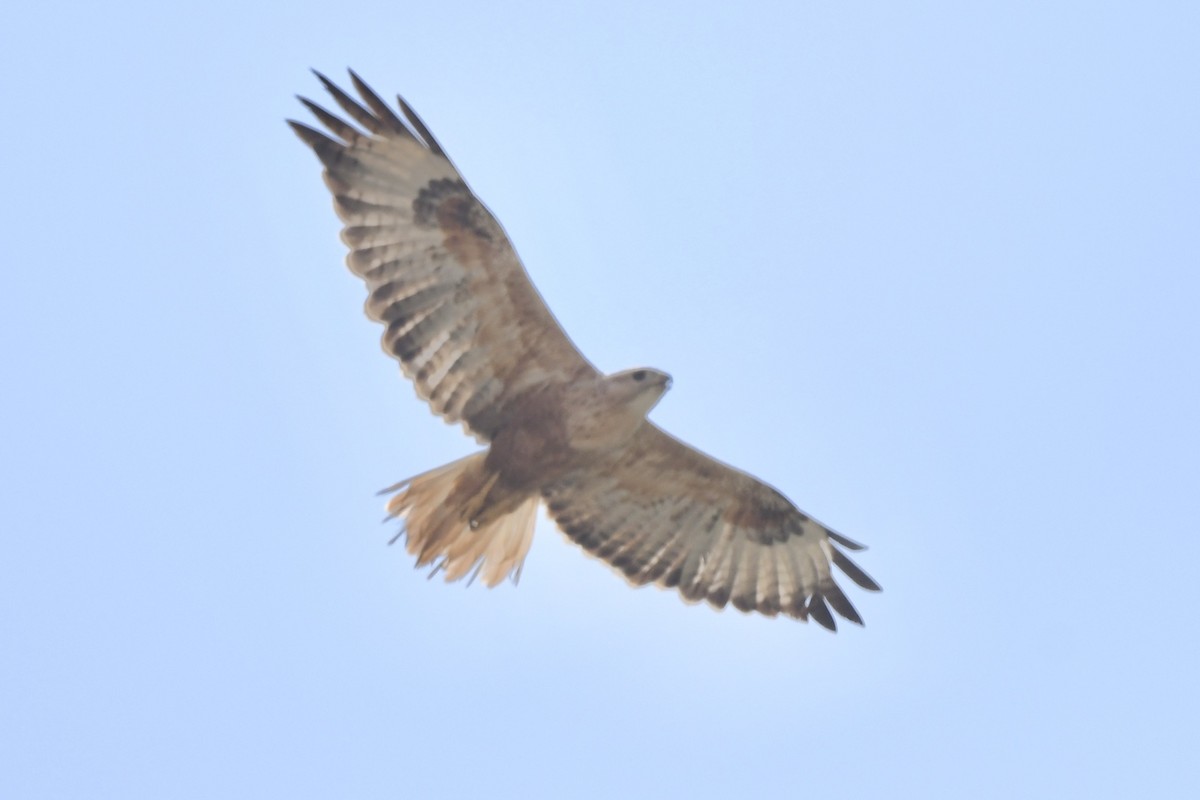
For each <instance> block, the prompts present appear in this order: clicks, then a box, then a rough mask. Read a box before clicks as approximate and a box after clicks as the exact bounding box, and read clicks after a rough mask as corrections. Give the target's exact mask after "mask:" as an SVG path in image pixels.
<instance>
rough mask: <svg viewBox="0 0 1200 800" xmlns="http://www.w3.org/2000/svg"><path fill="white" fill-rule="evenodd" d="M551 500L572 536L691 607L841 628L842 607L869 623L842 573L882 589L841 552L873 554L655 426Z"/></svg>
mask: <svg viewBox="0 0 1200 800" xmlns="http://www.w3.org/2000/svg"><path fill="white" fill-rule="evenodd" d="M545 498H546V502H547V505H548V506H549V509H550V515H551V516H552V517H553V518H554V519H555V520H556V521H557V522H558V524H559V527H561V528H562V529H563V531H564V532H565V533H566V534H567V536H568V537H570V538H571V539H572V540H574V541H575V542H577V543H579V544H580V545H582V546H583V547H584V548H585V549H587V550H588V551H589V552H591V553H592V554H593V555H595V556H598V557H599V558H602V559H604V560H605V561H607V562H608V563H609V564H611V565H612V566H614V567H616V568H617V569H619V570H620V571H621V572H623V573H624V574H625V576H626V577H627V578H628V579H629V580H630V581H631V582H632V583H634V584H637V585H642V584H646V583H651V582H653V583H657V584H658V585H659V586H663V587H668V586H675V587H677V588H678V589H679V592H680V593H681V594H682V595H683V596H684V598H686V599H687V600H689V601H693V602H694V601H698V600H707V601H708V602H709V603H711V604H712V605H713V606H715V607H717V608H723V607H724V606H725V604H726V603H729V602H732V603H733V605H734V606H735V607H737V608H739V609H741V610H742V611H758V612H760V613H763V614H766V615H769V616H774V615H775V614H778V613H781V612H782V613H784V614H786V615H788V616H790V617H796V618H797V619H802V620H807V619H808V618H809V617H812V618H813V619H815V620H816V621H817V622H819V623H820V624H821V625H823V626H824V627H826V628H828V629H830V630H836V629H837V625H836V623H835V622H834V618H833V615H832V614H831V613H830V608H831V607H832V609H833V610H834V611H836V612H837V613H838V614H840V615H841V616H843V617H845V618H846V619H848V620H850V621H852V622H856V623H858V624H860V625H861V624H862V618H861V617H859V615H858V612H857V611H855V610H854V606H853V605H851V603H850V601H849V600H848V599H846V595H845V594H843V593H842V590H841V589H840V588H839V587H838V585H837V584H836V583H834V580H833V569H832V568H833V566H834V565H836V566H837V567H838V568H839V569H840V570H841V571H842V572H844V573H845V574H846V576H847V577H849V578H850V580H852V581H854V582H855V583H857V584H858V585H859V586H861V587H863V588H864V589H869V590H871V591H878V590H879V585H878V584H876V583H875V581H874V580H872V579H871V578H870V576H868V575H867V574H866V573H865V572H863V571H862V570H861V569H859V567H858V566H857V565H855V564H854V563H853V562H852V561H851V560H850V559H849V558H847V557H846V556H845V554H844V553H842V552H841V551H840V550H838V548H837V545H838V544H840V545H842V546H843V547H845V548H847V549H849V550H861V549H863V547H862V545H859V544H856V543H855V542H853V541H851V540H849V539H847V538H845V537H844V536H841V535H839V534H837V533H835V532H833V531H831V530H829V529H828V528H826V527H824V526H823V525H821V524H820V523H819V522H817V521H816V520H814V519H812V518H811V517H808V516H806V515H805V514H804V513H802V512H801V511H800V510H799V509H797V508H796V507H795V506H793V505H792V504H791V502H790V501H789V500H788V499H787V498H786V497H784V496H783V495H782V494H780V493H779V492H777V491H775V490H774V489H772V488H771V487H770V486H767V485H766V484H764V483H761V482H760V481H758V480H756V479H755V478H752V477H751V476H749V475H747V474H745V473H744V472H739V471H738V470H736V469H734V468H732V467H729V466H727V465H725V464H722V463H721V462H719V461H717V460H716V459H713V458H710V457H709V456H707V455H705V454H704V453H701V452H700V451H698V450H695V449H693V448H691V447H689V446H688V445H686V444H684V443H683V442H681V441H679V440H678V439H675V438H673V437H671V436H669V435H667V434H666V433H664V432H663V431H662V430H660V429H659V428H658V427H656V426H654V425H652V424H650V423H646V424H645V425H644V426H643V427H642V428H641V429H640V431H639V432H638V433H637V435H636V436H635V437H634V439H633V441H632V442H631V443H630V445H629V446H628V447H626V448H624V449H622V450H621V451H619V452H617V453H614V454H613V456H612V458H611V460H609V461H606V462H604V463H602V464H600V465H598V466H596V467H595V468H589V469H586V470H579V471H577V472H574V473H571V474H569V475H567V476H566V477H565V478H564V479H562V480H561V481H559V482H558V483H556V484H554V485H553V486H551V487H550V488H549V489H547V490H546V492H545Z"/></svg>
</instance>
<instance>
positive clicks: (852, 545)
mask: <svg viewBox="0 0 1200 800" xmlns="http://www.w3.org/2000/svg"><path fill="white" fill-rule="evenodd" d="M825 535H826V536H828V537H829V538H830V539H833V540H834V541H835V542H837V543H838V544H840V545H841V546H842V547H844V548H846V549H847V550H855V551H862V550H866V549H867V546H866V545H865V544H859V543H858V542H856V541H854V540H853V539H847V538H846V537H845V536H842V535H841V534H840V533H838V532H837V531H831V530H830V529H829V528H826V529H825Z"/></svg>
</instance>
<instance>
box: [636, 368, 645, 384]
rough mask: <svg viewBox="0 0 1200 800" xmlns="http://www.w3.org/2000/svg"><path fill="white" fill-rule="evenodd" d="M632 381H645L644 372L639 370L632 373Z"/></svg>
mask: <svg viewBox="0 0 1200 800" xmlns="http://www.w3.org/2000/svg"><path fill="white" fill-rule="evenodd" d="M633 379H634V380H635V381H638V382H641V381H644V380H646V370H644V369H639V370H637V371H636V372H634V373H633Z"/></svg>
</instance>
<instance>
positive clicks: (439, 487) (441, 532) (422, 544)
mask: <svg viewBox="0 0 1200 800" xmlns="http://www.w3.org/2000/svg"><path fill="white" fill-rule="evenodd" d="M485 457H486V453H476V454H475V455H471V456H467V457H466V458H462V459H459V460H458V461H454V462H451V463H449V464H446V465H445V466H442V467H438V468H437V469H433V470H430V471H429V472H425V473H423V474H421V475H418V476H416V477H415V478H409V479H408V480H405V481H401V482H400V483H397V484H396V485H394V486H390V487H388V488H387V489H384V490H383V492H381V494H383V493H388V492H395V496H393V497H392V498H391V500H389V501H388V504H387V510H388V519H392V518H400V519H401V520H402V521H403V523H404V525H403V527H402V528H401V530H400V532H399V533H397V534H396V536H395V537H394V538H393V539H392V542H393V543H394V542H395V541H396V540H397V539H399V538H400V536H401V535H402V534H403V535H404V536H405V537H406V542H405V548H406V549H407V550H408V552H409V554H410V555H414V556H416V557H417V566H418V567H423V566H425V565H427V564H431V563H432V564H434V571H433V574H437V572H439V571H441V572H445V574H446V581H447V582H450V581H456V580H459V579H460V578H463V577H465V576H466V575H468V574H470V575H471V580H474V579H475V577H476V576H479V577H481V578H482V579H483V582H484V583H485V584H486V585H488V586H489V587H491V586H495V585H497V584H498V583H500V582H501V581H503V580H504V579H505V578H506V577H508V576H509V575H511V576H512V578H513V581H514V582H515V581H516V580H517V578H518V577H520V574H521V565H522V564H524V562H525V556H526V555H527V554H528V553H529V546H530V545H531V544H532V542H533V530H534V523H535V522H536V519H535V517H536V512H537V507H538V503H539V500H540V497H539V495H537V494H533V495H522V494H516V493H511V492H506V491H505V489H504V487H503V485H502V484H500V483H499V482H498V477H499V476H498V475H497V473H494V472H490V471H489V470H487V469H485V467H484V459H485ZM431 577H432V575H431Z"/></svg>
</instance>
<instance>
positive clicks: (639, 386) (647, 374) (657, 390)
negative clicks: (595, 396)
mask: <svg viewBox="0 0 1200 800" xmlns="http://www.w3.org/2000/svg"><path fill="white" fill-rule="evenodd" d="M604 383H605V385H606V388H607V390H608V392H609V395H610V397H612V398H614V399H615V400H617V401H618V402H619V403H621V404H622V405H624V406H625V407H626V408H628V409H629V410H630V411H633V412H635V413H636V414H637V415H638V416H641V417H645V416H646V415H647V414H649V413H650V409H652V408H654V406H655V405H657V404H658V401H659V400H661V399H662V396H663V395H664V394H666V393H667V389H670V388H671V376H670V375H668V374H667V373H665V372H660V371H659V370H656V369H650V368H649V367H638V368H637V369H627V370H625V371H624V372H614V373H613V374H612V375H606V376H604Z"/></svg>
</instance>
